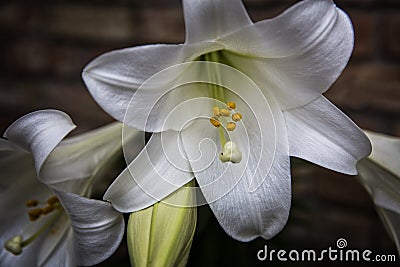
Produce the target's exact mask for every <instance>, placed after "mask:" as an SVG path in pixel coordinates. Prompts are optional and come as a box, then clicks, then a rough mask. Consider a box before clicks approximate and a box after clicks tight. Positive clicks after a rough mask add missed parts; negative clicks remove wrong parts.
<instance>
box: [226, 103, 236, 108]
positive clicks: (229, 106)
mask: <svg viewBox="0 0 400 267" xmlns="http://www.w3.org/2000/svg"><path fill="white" fill-rule="evenodd" d="M226 105H227V106H228V108H229V109H235V108H236V103H235V102H228V103H226Z"/></svg>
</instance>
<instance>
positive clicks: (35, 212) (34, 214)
mask: <svg viewBox="0 0 400 267" xmlns="http://www.w3.org/2000/svg"><path fill="white" fill-rule="evenodd" d="M28 215H29V220H30V221H31V222H34V221H36V220H37V219H39V217H40V215H42V209H41V208H35V209H31V210H29V211H28Z"/></svg>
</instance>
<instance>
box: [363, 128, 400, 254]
mask: <svg viewBox="0 0 400 267" xmlns="http://www.w3.org/2000/svg"><path fill="white" fill-rule="evenodd" d="M365 133H366V134H367V136H368V138H369V139H370V140H371V143H372V153H371V155H370V156H369V157H368V158H367V159H363V160H361V161H360V162H359V163H358V165H357V169H358V171H359V175H358V176H357V178H358V180H359V181H360V183H361V184H362V185H363V186H364V187H365V188H366V190H367V191H368V193H369V194H370V195H371V197H372V199H373V201H374V203H375V206H376V210H377V212H378V214H379V215H380V217H381V219H382V221H383V223H384V224H385V226H386V229H387V231H388V232H389V234H390V235H391V237H392V238H393V241H394V242H395V244H396V246H397V250H398V252H399V255H400V164H399V163H400V138H398V137H393V136H388V135H384V134H379V133H374V132H370V131H365Z"/></svg>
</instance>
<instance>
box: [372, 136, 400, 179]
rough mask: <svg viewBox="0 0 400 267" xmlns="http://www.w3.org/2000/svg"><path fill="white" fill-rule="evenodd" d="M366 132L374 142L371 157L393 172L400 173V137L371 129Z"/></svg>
mask: <svg viewBox="0 0 400 267" xmlns="http://www.w3.org/2000/svg"><path fill="white" fill-rule="evenodd" d="M364 132H365V134H366V135H367V136H368V138H369V140H371V143H372V153H371V155H370V159H371V160H373V161H374V162H376V163H377V164H379V165H380V166H382V167H384V168H385V169H387V170H389V171H391V172H392V173H397V174H400V164H399V155H400V139H399V138H398V137H393V136H388V135H384V134H378V133H373V132H370V131H364Z"/></svg>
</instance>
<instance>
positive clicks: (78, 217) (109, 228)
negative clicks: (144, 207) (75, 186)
mask: <svg viewBox="0 0 400 267" xmlns="http://www.w3.org/2000/svg"><path fill="white" fill-rule="evenodd" d="M55 193H56V194H57V196H58V197H59V199H60V201H61V203H62V205H63V207H64V209H65V211H66V212H67V213H68V215H69V218H70V220H71V225H72V229H73V231H74V239H73V242H74V246H73V247H74V249H75V255H76V259H75V260H76V264H77V265H83V266H88V265H94V264H97V263H100V262H102V261H104V260H105V259H107V258H108V257H110V256H111V255H112V254H113V253H114V252H115V250H116V249H117V248H118V246H119V244H120V243H121V240H122V237H123V235H124V227H125V223H124V219H123V216H122V214H120V213H118V212H117V211H115V210H114V209H113V208H112V206H111V204H110V203H107V202H104V201H100V200H94V199H88V198H84V197H81V196H79V195H76V194H73V193H66V192H63V191H57V190H56V191H55Z"/></svg>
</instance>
